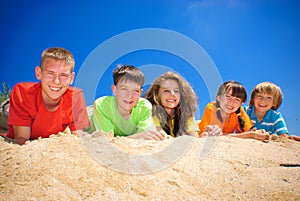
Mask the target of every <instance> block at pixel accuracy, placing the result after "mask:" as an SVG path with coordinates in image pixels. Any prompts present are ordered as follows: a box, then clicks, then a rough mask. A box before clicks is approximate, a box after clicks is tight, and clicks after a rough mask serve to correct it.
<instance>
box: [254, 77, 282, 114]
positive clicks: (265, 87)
mask: <svg viewBox="0 0 300 201" xmlns="http://www.w3.org/2000/svg"><path fill="white" fill-rule="evenodd" d="M258 93H266V94H269V95H272V96H273V106H272V107H271V109H272V110H277V109H278V108H279V106H280V105H281V102H282V98H283V94H282V91H281V89H280V87H279V86H277V85H276V84H274V83H272V82H262V83H259V84H258V85H256V86H255V87H254V89H253V90H252V92H251V98H250V103H249V107H252V106H253V105H254V98H255V96H256V95H257V94H258Z"/></svg>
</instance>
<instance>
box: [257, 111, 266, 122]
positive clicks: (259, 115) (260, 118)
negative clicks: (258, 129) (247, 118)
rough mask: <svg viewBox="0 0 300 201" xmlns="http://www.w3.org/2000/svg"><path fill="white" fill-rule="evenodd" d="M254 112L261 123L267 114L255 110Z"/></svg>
mask: <svg viewBox="0 0 300 201" xmlns="http://www.w3.org/2000/svg"><path fill="white" fill-rule="evenodd" d="M254 112H255V115H256V118H257V120H258V121H261V120H262V119H263V118H264V117H265V115H266V113H265V112H259V111H257V110H254Z"/></svg>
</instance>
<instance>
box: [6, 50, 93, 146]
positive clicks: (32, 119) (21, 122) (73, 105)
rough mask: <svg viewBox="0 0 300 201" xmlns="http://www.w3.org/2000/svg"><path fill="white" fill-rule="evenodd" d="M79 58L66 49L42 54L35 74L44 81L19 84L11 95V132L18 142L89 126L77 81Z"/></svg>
mask: <svg viewBox="0 0 300 201" xmlns="http://www.w3.org/2000/svg"><path fill="white" fill-rule="evenodd" d="M74 65H75V61H74V58H73V55H72V54H71V53H70V52H69V51H67V50H65V49H63V48H49V49H46V50H45V51H44V52H43V53H42V58H41V62H40V66H37V67H36V68H35V74H36V77H37V79H38V80H40V82H36V83H18V84H17V85H16V86H15V87H14V88H13V90H12V92H11V96H10V108H9V116H8V125H9V133H8V135H7V137H9V138H13V139H14V141H15V142H16V143H17V144H20V145H22V144H25V143H26V141H27V140H32V139H37V138H38V137H43V138H47V137H49V136H50V135H51V134H57V133H58V132H62V131H64V130H65V129H66V128H67V127H69V128H70V130H71V131H72V133H76V130H79V129H83V128H86V127H88V126H89V121H88V116H87V111H86V105H85V100H84V97H83V94H82V90H80V89H77V88H74V87H70V85H71V84H72V83H73V80H74V76H75V72H74Z"/></svg>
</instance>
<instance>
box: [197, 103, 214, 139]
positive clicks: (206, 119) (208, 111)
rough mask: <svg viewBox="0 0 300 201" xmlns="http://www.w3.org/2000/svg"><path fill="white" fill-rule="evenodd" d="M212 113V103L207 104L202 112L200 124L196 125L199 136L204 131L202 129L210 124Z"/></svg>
mask: <svg viewBox="0 0 300 201" xmlns="http://www.w3.org/2000/svg"><path fill="white" fill-rule="evenodd" d="M212 112H213V104H212V103H209V104H207V105H206V107H205V110H204V112H203V116H202V118H201V121H200V123H199V124H198V127H199V135H200V134H201V133H202V132H203V131H204V128H205V127H206V126H207V125H210V124H211V120H212V119H211V115H212Z"/></svg>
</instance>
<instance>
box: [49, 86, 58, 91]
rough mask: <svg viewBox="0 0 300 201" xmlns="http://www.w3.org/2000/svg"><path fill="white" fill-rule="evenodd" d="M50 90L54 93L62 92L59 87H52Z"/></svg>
mask: <svg viewBox="0 0 300 201" xmlns="http://www.w3.org/2000/svg"><path fill="white" fill-rule="evenodd" d="M50 89H51V90H53V91H59V90H60V88H59V87H50Z"/></svg>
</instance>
